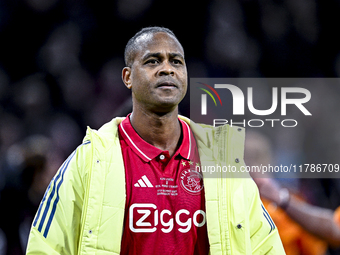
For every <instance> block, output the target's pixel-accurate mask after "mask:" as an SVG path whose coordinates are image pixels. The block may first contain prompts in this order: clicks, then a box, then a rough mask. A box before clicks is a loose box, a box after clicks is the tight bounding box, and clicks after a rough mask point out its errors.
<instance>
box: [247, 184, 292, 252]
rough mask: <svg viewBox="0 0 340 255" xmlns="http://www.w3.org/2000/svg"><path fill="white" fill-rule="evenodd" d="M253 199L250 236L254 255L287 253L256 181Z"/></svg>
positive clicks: (253, 186)
mask: <svg viewBox="0 0 340 255" xmlns="http://www.w3.org/2000/svg"><path fill="white" fill-rule="evenodd" d="M251 186H252V188H253V191H254V192H253V194H254V195H253V201H252V203H251V207H250V210H249V212H250V214H249V221H250V223H251V228H250V236H251V247H252V254H253V255H281V254H286V253H285V251H284V248H283V245H282V242H281V239H280V236H279V232H278V230H277V228H276V226H275V224H274V222H273V220H272V218H271V217H270V215H269V213H268V212H267V210H266V208H265V207H264V206H263V204H262V201H261V199H260V195H259V192H258V188H257V186H256V184H255V182H254V181H251Z"/></svg>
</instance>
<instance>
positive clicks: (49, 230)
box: [26, 142, 90, 255]
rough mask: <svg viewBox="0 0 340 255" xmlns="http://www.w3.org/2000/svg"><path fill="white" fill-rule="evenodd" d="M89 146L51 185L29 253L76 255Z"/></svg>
mask: <svg viewBox="0 0 340 255" xmlns="http://www.w3.org/2000/svg"><path fill="white" fill-rule="evenodd" d="M89 143H90V142H85V143H83V144H82V145H81V146H79V147H78V148H77V149H76V150H75V151H74V152H73V153H72V154H71V155H70V156H69V157H68V158H67V159H66V161H65V162H64V163H63V164H62V166H61V167H60V168H59V170H58V171H57V173H56V175H55V176H54V177H53V179H52V181H51V182H50V184H49V186H48V188H47V190H46V192H45V194H44V197H43V199H42V201H41V203H40V206H39V208H38V211H37V213H36V215H35V218H34V220H33V223H32V227H31V231H30V235H29V240H28V246H27V250H26V254H48V255H52V254H65V255H68V254H77V250H78V242H79V236H80V231H81V215H82V207H83V199H84V192H85V191H84V185H86V178H85V175H86V171H85V169H86V168H88V167H89V162H88V161H89V160H88V159H87V160H86V150H89V148H90V146H89V145H88V144H89Z"/></svg>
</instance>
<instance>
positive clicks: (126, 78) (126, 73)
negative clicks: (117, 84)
mask: <svg viewBox="0 0 340 255" xmlns="http://www.w3.org/2000/svg"><path fill="white" fill-rule="evenodd" d="M122 79H123V82H124V84H125V86H126V87H127V88H128V89H131V86H132V85H131V83H132V81H131V67H127V66H126V67H124V68H123V70H122Z"/></svg>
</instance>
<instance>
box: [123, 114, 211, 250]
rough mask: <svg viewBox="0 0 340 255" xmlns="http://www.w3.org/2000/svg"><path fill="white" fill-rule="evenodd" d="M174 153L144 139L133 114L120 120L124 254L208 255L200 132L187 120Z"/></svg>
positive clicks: (182, 123) (182, 125) (181, 122)
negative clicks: (198, 142) (196, 134)
mask: <svg viewBox="0 0 340 255" xmlns="http://www.w3.org/2000/svg"><path fill="white" fill-rule="evenodd" d="M179 122H180V124H181V127H182V138H181V140H182V141H181V145H180V147H179V148H178V150H177V151H176V152H175V154H174V155H173V156H172V157H171V158H170V155H169V152H168V151H162V150H161V149H158V148H156V147H154V146H153V145H151V144H149V143H147V142H145V141H144V140H143V139H142V138H141V137H140V136H139V135H138V134H137V133H136V131H135V130H134V129H133V127H132V125H131V123H130V119H129V116H128V117H127V118H126V119H125V120H124V121H123V122H122V123H121V124H120V125H119V136H120V144H121V147H122V153H123V159H124V166H125V174H126V195H127V197H126V210H125V219H124V231H123V237H122V243H121V254H124V255H125V254H129V255H130V254H134V255H135V254H138V255H143V254H145V255H150V254H162V255H167V254H169V255H170V254H171V255H174V254H185V255H190V254H194V255H198V254H199V255H201V254H204V255H207V254H208V253H209V241H208V235H207V226H206V216H205V199H204V187H203V178H202V175H201V174H200V173H198V172H196V171H195V166H196V165H197V164H199V163H200V161H199V155H198V151H197V146H196V142H195V138H194V136H193V134H192V132H191V130H190V127H189V125H188V124H187V123H185V122H184V121H182V120H180V119H179Z"/></svg>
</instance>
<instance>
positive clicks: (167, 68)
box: [159, 61, 175, 75]
mask: <svg viewBox="0 0 340 255" xmlns="http://www.w3.org/2000/svg"><path fill="white" fill-rule="evenodd" d="M174 74H175V71H174V67H173V66H172V65H171V64H170V63H169V62H168V61H165V62H163V65H162V66H161V69H160V70H159V75H174Z"/></svg>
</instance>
